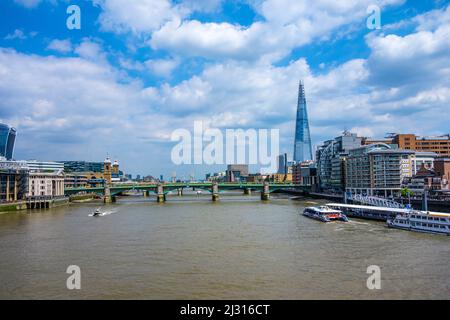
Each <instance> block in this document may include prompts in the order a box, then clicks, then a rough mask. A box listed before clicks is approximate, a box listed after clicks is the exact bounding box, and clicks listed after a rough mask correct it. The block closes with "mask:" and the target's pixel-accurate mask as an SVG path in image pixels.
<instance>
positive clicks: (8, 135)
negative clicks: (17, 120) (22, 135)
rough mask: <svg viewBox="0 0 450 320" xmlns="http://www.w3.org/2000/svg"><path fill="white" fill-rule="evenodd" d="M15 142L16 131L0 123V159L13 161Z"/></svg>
mask: <svg viewBox="0 0 450 320" xmlns="http://www.w3.org/2000/svg"><path fill="white" fill-rule="evenodd" d="M15 140H16V129H14V128H12V127H10V126H8V125H6V124H3V123H0V157H4V158H6V160H12V158H13V153H14V142H15Z"/></svg>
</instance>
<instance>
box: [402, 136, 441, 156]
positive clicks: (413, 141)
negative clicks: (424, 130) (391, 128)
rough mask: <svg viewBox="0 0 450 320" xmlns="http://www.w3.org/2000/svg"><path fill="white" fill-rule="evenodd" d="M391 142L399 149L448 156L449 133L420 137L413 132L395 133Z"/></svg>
mask: <svg viewBox="0 0 450 320" xmlns="http://www.w3.org/2000/svg"><path fill="white" fill-rule="evenodd" d="M393 143H396V144H398V147H399V148H400V149H406V150H415V151H426V152H434V153H437V154H438V155H439V156H441V157H450V134H446V135H442V136H428V137H425V136H424V137H421V136H416V135H415V134H397V135H395V136H394V138H393Z"/></svg>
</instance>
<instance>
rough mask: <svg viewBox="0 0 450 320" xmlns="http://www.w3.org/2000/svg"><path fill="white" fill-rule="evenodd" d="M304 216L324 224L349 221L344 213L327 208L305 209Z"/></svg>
mask: <svg viewBox="0 0 450 320" xmlns="http://www.w3.org/2000/svg"><path fill="white" fill-rule="evenodd" d="M303 215H304V216H306V217H308V218H311V219H315V220H319V221H322V222H331V221H344V222H347V221H348V218H347V216H346V215H345V214H343V213H342V211H340V210H336V209H331V208H330V207H327V206H320V207H308V208H305V210H303Z"/></svg>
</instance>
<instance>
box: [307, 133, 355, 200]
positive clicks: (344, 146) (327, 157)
mask: <svg viewBox="0 0 450 320" xmlns="http://www.w3.org/2000/svg"><path fill="white" fill-rule="evenodd" d="M361 143H362V138H361V137H358V136H357V135H356V134H355V133H350V132H348V131H344V132H343V134H342V135H341V136H339V137H336V138H334V139H333V140H328V141H325V142H324V143H323V145H321V146H320V147H319V148H318V149H317V151H316V162H317V175H318V177H319V184H320V188H321V189H322V190H334V191H337V192H339V191H343V190H345V170H346V166H345V162H346V159H347V157H348V153H349V151H350V150H352V149H355V148H360V147H361Z"/></svg>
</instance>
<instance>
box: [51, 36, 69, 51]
mask: <svg viewBox="0 0 450 320" xmlns="http://www.w3.org/2000/svg"><path fill="white" fill-rule="evenodd" d="M47 49H48V50H54V51H57V52H60V53H69V52H72V50H73V48H72V42H71V41H70V40H69V39H65V40H59V39H54V40H52V41H51V42H50V43H49V45H48V46H47Z"/></svg>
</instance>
